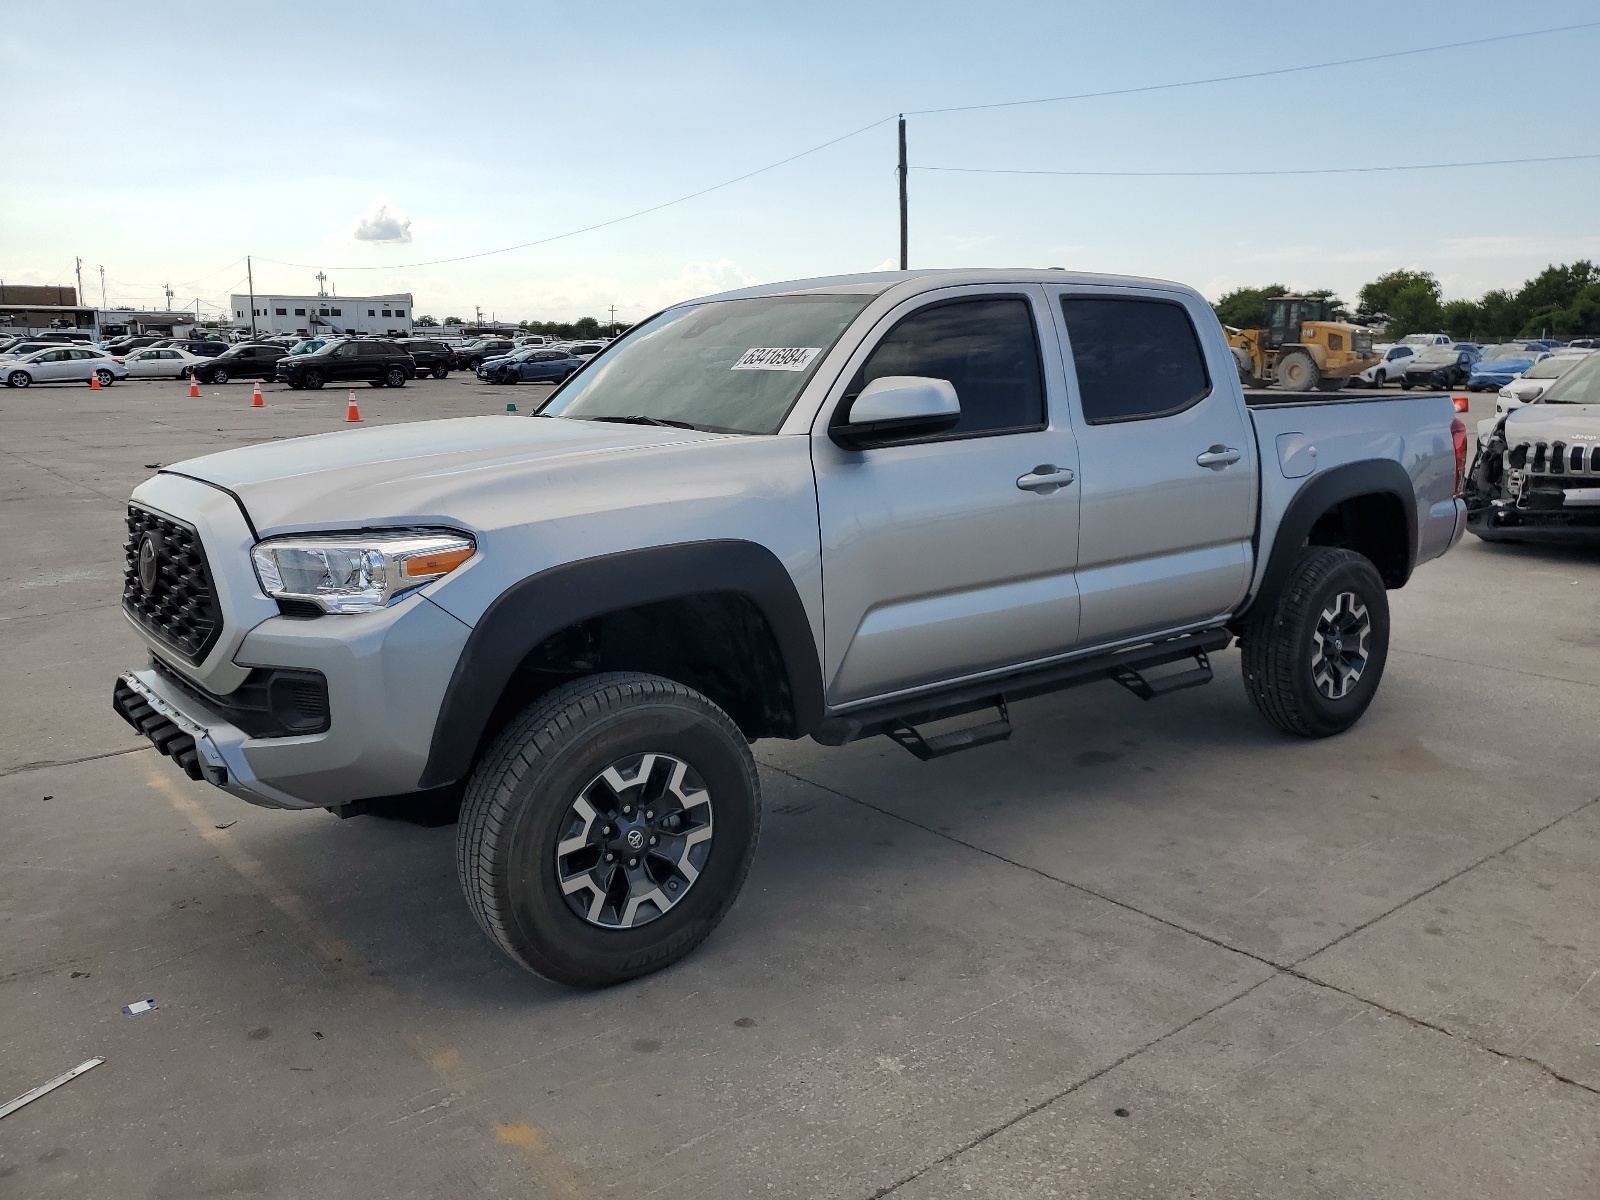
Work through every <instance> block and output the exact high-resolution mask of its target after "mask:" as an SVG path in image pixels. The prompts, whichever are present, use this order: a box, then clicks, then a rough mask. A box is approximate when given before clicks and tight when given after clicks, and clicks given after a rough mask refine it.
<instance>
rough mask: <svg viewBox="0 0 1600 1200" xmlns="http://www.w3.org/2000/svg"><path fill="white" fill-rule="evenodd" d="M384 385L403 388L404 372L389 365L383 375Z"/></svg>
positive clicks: (404, 382) (404, 383)
mask: <svg viewBox="0 0 1600 1200" xmlns="http://www.w3.org/2000/svg"><path fill="white" fill-rule="evenodd" d="M383 382H384V386H386V387H392V388H403V387H405V385H406V373H405V371H403V370H402V369H401V368H399V367H390V368H389V370H388V371H387V372H386V373H385V374H384V377H383Z"/></svg>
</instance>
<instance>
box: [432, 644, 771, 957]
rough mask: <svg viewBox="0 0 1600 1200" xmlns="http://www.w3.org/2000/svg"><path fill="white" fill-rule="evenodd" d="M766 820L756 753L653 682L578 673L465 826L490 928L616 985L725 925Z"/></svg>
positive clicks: (461, 862)
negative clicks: (720, 924) (761, 822)
mask: <svg viewBox="0 0 1600 1200" xmlns="http://www.w3.org/2000/svg"><path fill="white" fill-rule="evenodd" d="M760 821H761V800H760V783H759V781H758V780H757V777H756V769H755V760H754V758H753V757H752V756H751V754H750V747H749V744H748V743H747V742H746V741H745V739H744V737H743V735H742V734H741V733H740V732H739V730H738V728H737V727H736V726H735V725H734V723H733V722H732V721H731V720H730V719H729V718H728V716H727V714H726V713H724V712H723V711H722V710H721V709H720V708H718V707H717V706H716V705H715V704H713V703H711V701H710V700H708V699H706V698H705V697H704V696H702V695H701V694H700V693H698V692H695V691H692V690H691V689H689V688H686V687H684V686H683V685H681V684H677V683H673V682H672V681H671V680H667V679H662V678H660V677H659V676H655V675H643V674H634V673H606V674H602V675H593V676H589V677H586V678H583V679H577V680H574V681H572V682H570V683H567V684H565V685H563V686H562V687H559V688H557V689H556V690H555V691H553V692H551V693H549V694H548V695H547V696H545V697H544V698H542V699H540V700H538V701H537V702H535V703H534V704H533V705H531V706H530V707H529V708H528V709H527V710H526V711H524V712H523V713H522V715H521V716H519V717H518V718H516V719H515V720H514V721H513V722H512V723H511V724H510V725H509V726H508V727H507V728H506V729H505V731H504V732H503V733H501V735H500V736H499V737H498V738H497V739H496V740H495V742H494V744H493V745H492V746H491V747H490V749H489V751H488V753H487V754H486V755H485V756H484V758H483V760H482V761H481V762H480V763H479V764H478V766H477V769H476V770H475V771H474V772H473V775H472V779H471V781H470V782H469V784H468V786H467V793H466V798H465V800H464V801H463V804H462V809H461V823H460V826H459V827H458V829H457V837H456V849H457V854H456V862H457V867H458V870H459V873H460V876H461V887H462V890H463V892H464V893H465V894H466V898H467V903H468V905H469V906H470V907H471V909H472V913H473V916H474V917H476V918H477V921H478V924H479V925H480V926H481V927H482V928H483V930H484V932H485V933H487V934H488V935H489V936H490V937H491V938H492V939H493V940H494V941H495V942H496V943H497V944H498V945H499V946H500V948H501V949H502V950H504V951H505V952H506V953H507V954H508V955H510V956H511V957H512V958H513V959H515V960H516V961H517V962H519V963H521V964H522V965H523V966H524V967H526V968H528V969H529V970H530V971H533V972H535V973H536V974H539V975H542V976H544V977H545V978H547V979H552V980H555V981H556V982H558V983H565V984H570V985H572V986H575V987H602V986H605V985H607V984H612V983H620V982H621V981H623V980H625V979H631V978H633V977H634V976H637V975H643V974H646V973H647V972H650V971H654V970H658V969H659V968H661V967H664V966H666V965H667V964H669V963H671V962H675V961H676V960H677V959H679V958H682V957H683V956H684V955H686V954H688V953H689V952H690V951H691V950H693V949H694V948H695V946H697V945H699V943H700V942H701V941H702V940H704V939H705V937H706V936H707V935H708V934H710V932H711V931H712V930H713V929H714V928H716V926H717V923H718V922H719V921H721V920H722V918H723V916H724V914H726V913H727V911H728V909H729V908H730V907H731V906H732V904H733V901H734V898H735V897H736V896H737V895H738V893H739V889H740V887H741V886H743V884H744V879H745V875H746V874H747V873H748V871H749V869H750V861H751V858H752V857H753V856H754V853H755V844H756V836H757V833H758V831H759V828H760Z"/></svg>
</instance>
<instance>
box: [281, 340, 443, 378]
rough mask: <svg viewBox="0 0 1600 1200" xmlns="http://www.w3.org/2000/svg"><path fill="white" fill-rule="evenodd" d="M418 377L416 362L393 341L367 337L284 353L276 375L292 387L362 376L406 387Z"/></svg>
mask: <svg viewBox="0 0 1600 1200" xmlns="http://www.w3.org/2000/svg"><path fill="white" fill-rule="evenodd" d="M416 377H417V364H416V363H415V362H414V361H412V358H411V355H409V354H407V353H406V352H405V351H404V350H402V349H401V348H400V347H399V346H397V345H396V344H395V343H394V342H380V341H374V340H372V339H370V338H360V339H351V340H348V341H342V342H329V343H328V344H327V345H326V346H324V347H322V349H320V350H318V351H316V352H315V353H313V354H286V355H284V357H282V358H280V359H279V360H278V371H277V378H278V381H279V382H280V383H287V384H288V385H289V386H290V387H292V388H310V389H311V390H312V391H315V390H316V389H317V388H319V387H321V386H322V385H323V384H325V383H347V382H354V381H355V380H358V379H359V380H364V381H365V382H367V383H369V384H371V385H372V386H373V387H405V385H406V380H408V379H415V378H416Z"/></svg>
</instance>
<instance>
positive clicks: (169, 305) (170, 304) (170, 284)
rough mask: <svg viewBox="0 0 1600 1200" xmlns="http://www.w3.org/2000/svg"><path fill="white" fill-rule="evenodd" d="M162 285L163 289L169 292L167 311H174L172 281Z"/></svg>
mask: <svg viewBox="0 0 1600 1200" xmlns="http://www.w3.org/2000/svg"><path fill="white" fill-rule="evenodd" d="M161 287H162V290H163V291H165V292H166V293H167V311H168V312H171V311H172V283H171V281H170V280H169V281H168V282H166V283H164V284H162V285H161Z"/></svg>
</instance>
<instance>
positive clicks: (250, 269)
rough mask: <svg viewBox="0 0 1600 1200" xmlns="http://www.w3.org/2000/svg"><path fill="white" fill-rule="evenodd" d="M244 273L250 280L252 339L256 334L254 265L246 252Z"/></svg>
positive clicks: (236, 260)
mask: <svg viewBox="0 0 1600 1200" xmlns="http://www.w3.org/2000/svg"><path fill="white" fill-rule="evenodd" d="M233 261H234V262H238V261H239V260H238V259H234V260H233ZM244 274H245V278H246V279H248V280H249V281H250V338H251V340H252V341H254V340H255V336H256V265H255V263H253V262H251V261H250V256H249V255H248V254H246V255H245V256H244Z"/></svg>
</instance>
